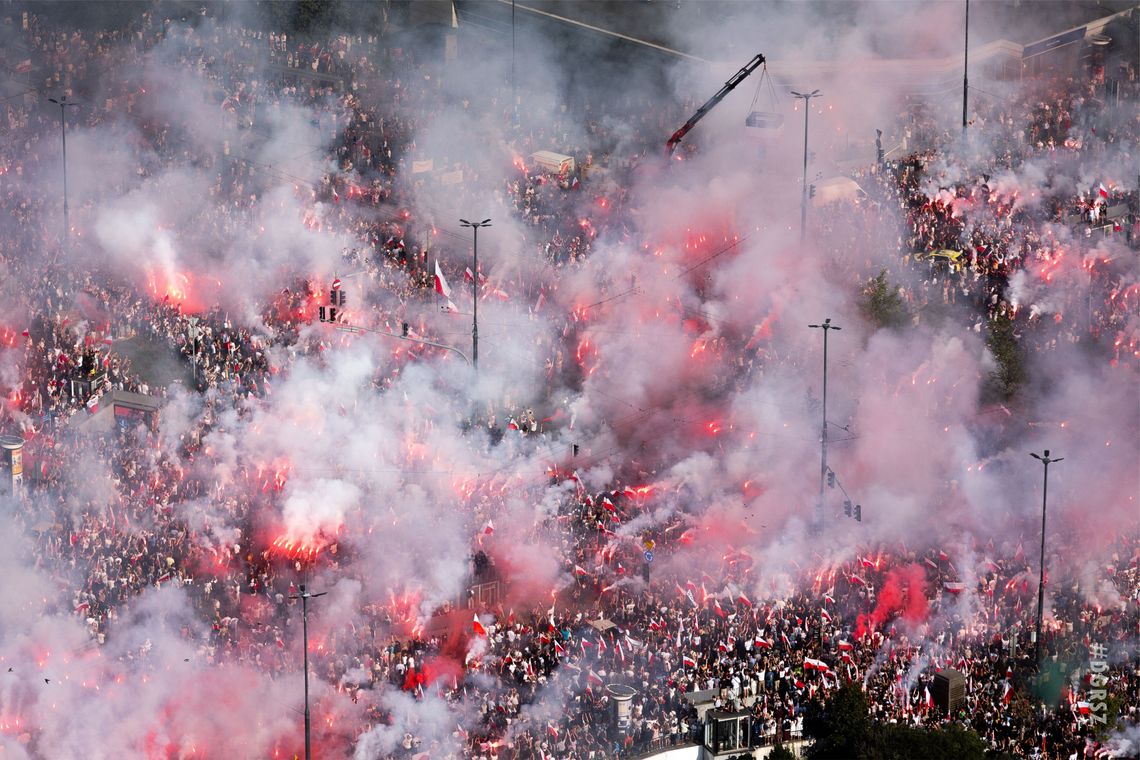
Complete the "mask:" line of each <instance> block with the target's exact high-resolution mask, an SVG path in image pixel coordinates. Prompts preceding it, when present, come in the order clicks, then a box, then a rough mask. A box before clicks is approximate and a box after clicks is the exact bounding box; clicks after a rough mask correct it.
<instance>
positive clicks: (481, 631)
mask: <svg viewBox="0 0 1140 760" xmlns="http://www.w3.org/2000/svg"><path fill="white" fill-rule="evenodd" d="M472 630H473V631H474V633H475V635H476V636H486V635H487V629H486V628H485V627H484V626H483V624H482V623H480V622H479V616H478V615H475V622H474V623H472Z"/></svg>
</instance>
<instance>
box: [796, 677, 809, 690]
mask: <svg viewBox="0 0 1140 760" xmlns="http://www.w3.org/2000/svg"><path fill="white" fill-rule="evenodd" d="M795 683H796V688H797V689H802V688H803V687H804V686H806V685H807V684H805V683H804V682H803V681H802V680H800V679H799V678H797V679H796V681H795Z"/></svg>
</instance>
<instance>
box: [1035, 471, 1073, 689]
mask: <svg viewBox="0 0 1140 760" xmlns="http://www.w3.org/2000/svg"><path fill="white" fill-rule="evenodd" d="M1029 456H1031V457H1033V458H1034V459H1036V460H1038V461H1039V462H1041V464H1043V465H1045V481H1044V483H1043V484H1042V487H1041V568H1040V573H1041V574H1040V577H1039V578H1038V579H1037V635H1036V637H1035V638H1034V640H1033V661H1034V663H1036V664H1037V666H1038V667H1040V665H1041V612H1042V608H1043V607H1044V606H1045V507H1046V505H1047V504H1048V503H1049V465H1050V464H1052V463H1053V462H1062V461H1064V459H1065V458H1064V457H1057V458H1056V459H1051V458H1050V457H1049V449H1045V454H1044V456H1042V455H1041V454H1035V453H1033V452H1032V451H1031V452H1029Z"/></svg>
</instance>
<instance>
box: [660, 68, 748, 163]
mask: <svg viewBox="0 0 1140 760" xmlns="http://www.w3.org/2000/svg"><path fill="white" fill-rule="evenodd" d="M763 63H764V56H763V55H761V54H760V53H757V54H756V57H755V58H753V59H752V60H751V61H749V62H748V63H747V64H746V65H745V66H744V68H742V69H741V70H740V71H738V72H736V73H735V74H733V76H732V79H729V80H728V81H727V82H725V83H724V87H721V88H720V90H718V91H717V93H716V95H713V96H712V97H711V98H709V99H708V102H707V103H705V104H704V105H703V106H701V107H700V108H698V109H697V112H696V113H694V114H693V115H692V116H690V117H689V120H688V121H686V122H685V123H684V125H682V127H681V128H680V129H678V130H677V131H676V132H674V133H673V136H672V137H670V138H669V142H667V143H665V155H666V156H672V155H673V151H674V150H676V149H677V144H678V143H680V142H681V138H683V137H684V136H685V135H687V134H688V133H689V130H690V129H692V128H693V127H695V126H697V122H698V121H700V120H701V119H703V118H705V115H706V114H707V113H708V112H709V111H711V110H713V108H715V107H716V104H717V103H719V102H720V101H722V100H724V97H725V95H728V93H730V92H732V91H733V90H734V89H736V85H738V84H740V83H741V82H743V81H744V80H745V79H747V78H748V75H749V74H751V73H752V72H753V71H755V70H756V69H757V68H759V67H760V65H761V64H763Z"/></svg>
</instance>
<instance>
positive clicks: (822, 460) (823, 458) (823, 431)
mask: <svg viewBox="0 0 1140 760" xmlns="http://www.w3.org/2000/svg"><path fill="white" fill-rule="evenodd" d="M808 327H814V328H816V329H819V330H823V426H822V427H821V428H820V437H819V504H818V505H817V508H818V510H819V512H820V513H821V514H822V512H823V484H824V481H825V480H826V479H827V333H828V332H830V331H831V330H842V329H843V328H842V327H838V326H837V325H833V324H831V317H828V318H827V319H825V320H823V324H819V325H808Z"/></svg>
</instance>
